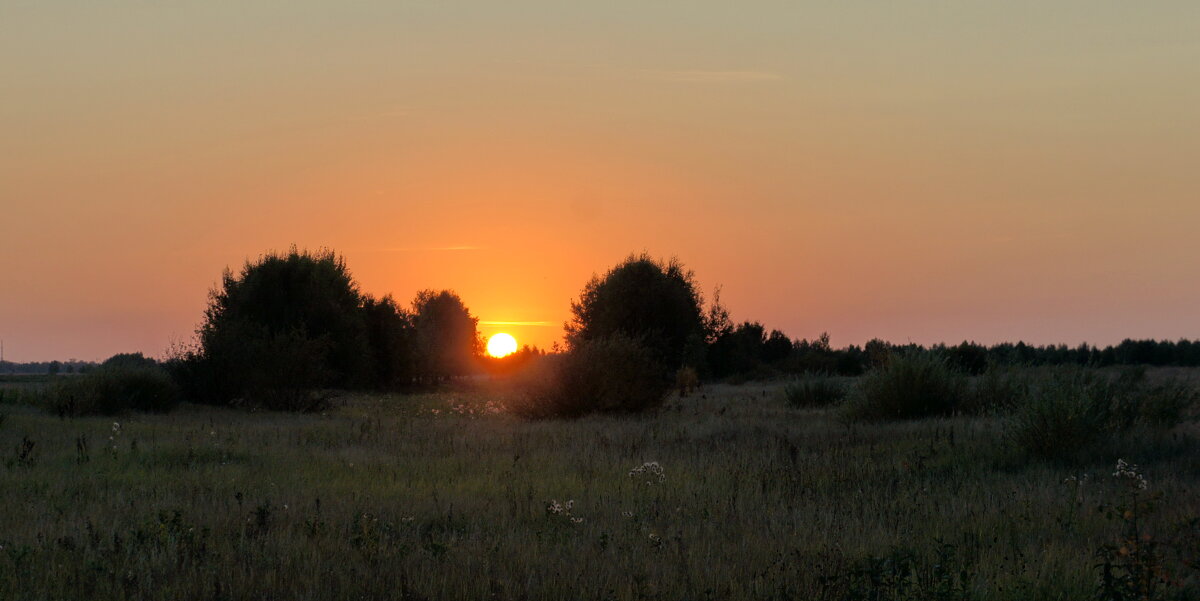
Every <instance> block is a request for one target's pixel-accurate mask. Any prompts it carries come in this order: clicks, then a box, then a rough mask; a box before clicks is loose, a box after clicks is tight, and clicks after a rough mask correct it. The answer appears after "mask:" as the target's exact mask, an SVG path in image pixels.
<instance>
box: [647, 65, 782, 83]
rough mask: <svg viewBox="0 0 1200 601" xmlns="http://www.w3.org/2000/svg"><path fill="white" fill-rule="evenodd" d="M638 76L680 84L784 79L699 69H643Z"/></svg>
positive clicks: (759, 73)
mask: <svg viewBox="0 0 1200 601" xmlns="http://www.w3.org/2000/svg"><path fill="white" fill-rule="evenodd" d="M637 74H638V76H639V77H642V78H644V79H657V80H660V81H672V82H680V83H716V84H734V83H756V82H764V81H780V80H782V79H784V77H783V76H782V75H780V74H778V73H774V72H771V71H703V70H698V69H689V70H681V71H663V70H655V69H641V70H639V71H637Z"/></svg>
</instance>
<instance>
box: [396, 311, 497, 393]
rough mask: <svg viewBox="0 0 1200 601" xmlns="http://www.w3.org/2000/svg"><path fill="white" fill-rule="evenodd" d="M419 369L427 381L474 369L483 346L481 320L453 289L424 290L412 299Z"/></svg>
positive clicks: (442, 378)
mask: <svg viewBox="0 0 1200 601" xmlns="http://www.w3.org/2000/svg"><path fill="white" fill-rule="evenodd" d="M413 314H414V317H413V322H414V325H415V327H416V342H417V349H418V364H419V373H420V377H421V379H422V380H424V381H425V382H427V383H436V382H438V381H440V380H444V379H447V378H451V377H454V376H461V375H464V374H467V373H469V372H470V371H471V370H472V367H473V362H474V358H475V357H476V356H477V355H478V354H479V352H480V351H481V350H482V342H481V341H480V339H479V333H478V329H477V327H478V324H479V320H478V318H476V317H473V316H472V315H471V312H470V311H468V310H467V307H466V305H464V304H463V302H462V299H461V298H459V297H458V295H457V294H455V293H454V292H453V291H450V290H442V291H440V292H435V291H433V290H423V291H421V292H419V293H417V298H416V299H415V300H413Z"/></svg>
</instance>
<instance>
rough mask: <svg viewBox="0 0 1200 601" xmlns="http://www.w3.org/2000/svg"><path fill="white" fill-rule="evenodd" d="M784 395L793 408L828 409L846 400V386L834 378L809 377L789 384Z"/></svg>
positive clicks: (825, 376) (820, 375)
mask: <svg viewBox="0 0 1200 601" xmlns="http://www.w3.org/2000/svg"><path fill="white" fill-rule="evenodd" d="M783 394H784V398H785V399H787V402H788V404H789V405H791V406H793V407H800V408H807V407H828V406H829V405H835V404H837V403H840V402H842V399H844V398H846V385H845V384H844V383H843V382H842V381H840V380H838V379H837V378H835V377H832V376H828V375H823V374H816V375H807V376H804V377H802V378H800V379H798V380H796V381H794V382H792V383H791V384H788V385H787V386H786V387H785V388H784V389H783Z"/></svg>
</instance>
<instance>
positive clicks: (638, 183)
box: [0, 0, 1200, 361]
mask: <svg viewBox="0 0 1200 601" xmlns="http://www.w3.org/2000/svg"><path fill="white" fill-rule="evenodd" d="M292 244H295V245H297V246H299V247H301V248H312V249H316V248H321V247H329V248H332V249H334V250H335V251H338V252H340V253H341V254H343V255H344V256H345V258H346V260H347V262H348V264H349V267H350V269H351V271H352V272H353V273H354V275H355V276H356V277H357V279H358V281H359V282H360V283H361V286H362V288H363V290H364V291H366V292H370V293H373V294H376V295H382V294H388V293H390V294H393V295H394V296H395V297H396V298H397V299H399V300H401V301H403V302H404V303H405V304H407V303H408V302H409V301H410V300H411V299H412V297H413V296H414V295H415V293H416V292H417V291H418V290H420V289H422V288H452V289H454V290H456V291H457V292H458V293H459V294H460V295H461V296H462V298H463V299H464V301H465V302H466V303H467V305H468V306H469V307H470V308H471V310H472V312H473V313H474V314H475V315H477V316H478V317H479V318H480V319H481V320H483V321H484V325H483V327H482V330H483V331H484V333H493V332H497V331H507V332H510V333H512V334H514V335H515V336H516V337H517V339H518V340H519V341H520V342H522V343H534V344H537V345H540V346H549V345H550V344H551V343H552V342H553V341H555V340H558V339H559V338H560V337H561V334H562V329H561V324H562V322H563V320H565V319H567V318H568V317H569V303H570V300H571V298H572V297H574V296H576V295H577V294H578V292H579V290H580V288H581V287H582V286H583V284H584V283H585V282H586V281H587V280H588V278H589V277H590V276H591V275H592V274H593V273H594V272H603V271H604V270H606V269H607V268H609V267H611V266H612V265H613V264H615V263H616V262H618V261H620V260H621V259H622V258H623V257H625V256H626V255H628V254H629V253H630V252H634V251H639V252H640V251H642V250H645V251H647V252H649V253H651V254H653V255H655V256H663V257H669V256H672V255H674V256H678V257H679V258H680V259H681V260H682V261H683V262H684V263H685V264H687V265H688V266H689V267H691V268H692V269H694V270H695V272H696V275H697V278H698V280H699V282H700V284H701V285H702V287H703V288H704V291H705V294H706V296H708V297H711V294H712V289H713V287H714V286H716V285H720V286H722V299H723V301H724V302H725V304H726V305H727V306H728V308H729V309H730V310H731V311H732V313H733V317H734V318H735V319H736V320H743V319H751V320H759V321H761V322H763V323H764V324H765V325H766V326H767V327H768V328H779V329H782V330H783V331H785V332H786V333H788V334H789V335H790V336H792V337H795V338H802V337H805V338H812V337H815V336H817V335H819V334H820V333H821V332H823V331H828V332H829V333H830V335H831V337H832V339H833V343H834V345H835V346H842V345H845V344H850V343H855V344H861V343H863V342H865V341H866V340H868V339H870V338H873V337H880V338H884V339H888V340H892V341H896V342H907V341H912V342H919V343H933V342H938V341H947V342H958V341H961V340H963V339H972V340H976V341H979V342H986V343H991V342H997V341H1001V340H1013V341H1015V340H1018V339H1023V340H1026V341H1030V342H1035V343H1051V342H1065V343H1070V344H1077V343H1079V342H1083V341H1087V342H1091V343H1100V344H1107V343H1114V342H1118V341H1120V340H1121V339H1122V338H1125V337H1154V338H1171V339H1176V338H1180V337H1188V338H1198V337H1200V2H1194V1H1180V2H1145V3H1143V2H1128V1H1120V2H1115V1H1114V2H1101V1H1095V0H1091V1H1086V2H1084V1H1081V2H1050V3H1047V2H1032V1H1030V2H1023V1H1006V2H967V1H963V2H899V1H898V2H886V3H881V2H828V3H826V2H822V3H803V2H796V1H785V2H762V3H743V2H738V3H735V2H709V1H697V0H693V1H691V2H646V1H645V0H640V1H637V2H616V1H605V2H588V3H583V2H562V1H545V2H524V1H519V0H515V1H514V0H510V1H506V2H479V3H465V2H392V1H388V2H384V1H378V2H313V1H290V2H215V1H204V2H141V1H139V2H104V1H97V2H31V1H22V0H16V1H5V2H3V3H0V261H2V264H0V338H2V339H3V340H4V345H5V356H6V358H7V359H9V360H15V361H32V360H47V359H66V358H72V357H74V358H81V359H103V358H104V357H107V356H109V355H111V354H113V353H116V352H123V351H142V352H145V353H147V354H150V355H162V353H163V352H164V350H165V349H166V348H167V346H168V344H169V343H171V342H172V341H176V342H184V341H187V340H188V339H189V338H190V337H191V335H192V332H193V330H194V329H195V327H196V325H197V324H198V323H199V321H200V319H201V317H202V311H203V308H204V306H205V303H206V295H207V292H208V290H209V289H210V288H211V287H212V286H213V285H214V284H215V283H216V282H217V280H218V279H219V277H220V275H221V272H222V270H223V269H224V268H225V267H226V266H233V267H238V266H240V265H241V264H242V263H243V262H244V261H245V260H246V259H247V258H254V257H257V256H258V255H260V254H261V253H262V252H264V251H267V250H270V249H278V250H286V249H287V248H288V247H289V246H290V245H292ZM488 322H521V323H520V324H512V323H509V324H499V325H497V324H494V323H488Z"/></svg>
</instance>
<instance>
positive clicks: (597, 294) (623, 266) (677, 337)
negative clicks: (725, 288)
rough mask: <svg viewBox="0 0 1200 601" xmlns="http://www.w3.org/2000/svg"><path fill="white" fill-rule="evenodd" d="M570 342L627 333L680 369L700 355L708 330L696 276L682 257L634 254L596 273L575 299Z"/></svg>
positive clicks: (662, 361) (668, 366)
mask: <svg viewBox="0 0 1200 601" xmlns="http://www.w3.org/2000/svg"><path fill="white" fill-rule="evenodd" d="M571 313H572V314H573V318H572V320H571V321H570V322H568V323H567V324H566V329H567V344H568V347H570V348H576V347H578V346H579V345H580V344H582V343H584V342H587V341H591V340H599V339H602V338H607V337H610V336H616V335H621V336H625V337H627V338H630V339H633V340H635V341H638V342H639V343H640V344H642V345H643V346H645V347H646V349H647V350H648V351H649V352H650V356H652V357H653V358H654V359H655V361H656V362H658V363H660V364H661V365H662V367H663V368H664V369H665V370H667V371H668V372H669V373H671V374H673V373H675V370H676V369H678V368H679V367H680V366H682V365H683V364H684V363H685V359H686V360H688V361H699V360H700V358H701V356H702V353H703V345H704V338H705V334H706V329H705V318H704V316H703V315H702V313H701V298H700V294H699V292H698V290H697V288H696V283H695V277H694V275H693V274H692V272H691V271H689V270H687V269H685V268H684V266H683V264H681V263H680V262H679V261H678V260H676V259H671V260H670V261H669V262H662V261H657V260H655V259H653V258H651V257H650V256H649V255H647V254H645V253H643V254H641V255H630V256H629V257H628V258H626V259H625V260H624V261H622V262H621V263H620V264H619V265H617V266H616V267H614V268H612V269H611V270H610V271H609V272H608V273H606V274H605V275H604V276H603V277H597V276H593V277H592V279H591V280H590V281H589V282H588V283H587V285H585V286H584V288H583V291H582V292H581V293H580V295H579V299H578V300H577V301H575V302H572V303H571Z"/></svg>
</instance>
